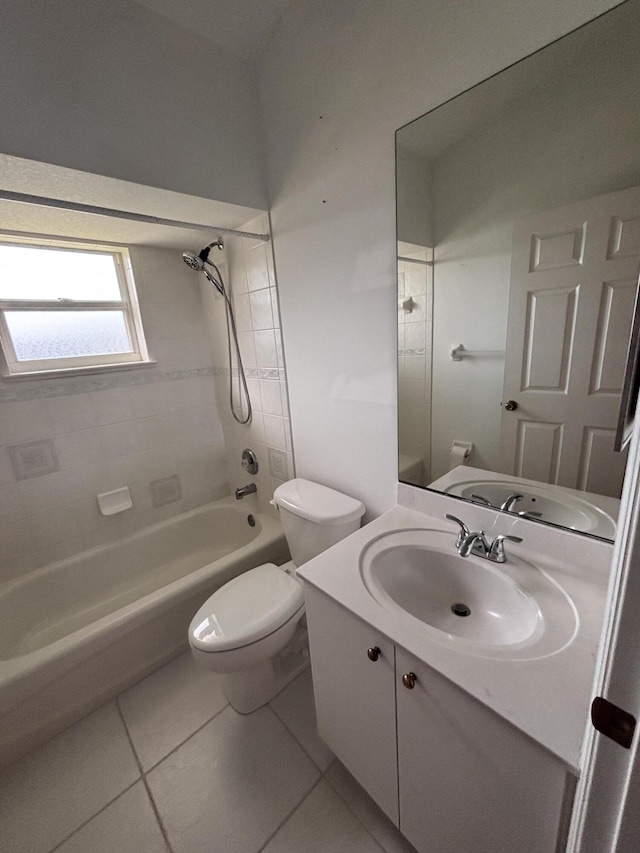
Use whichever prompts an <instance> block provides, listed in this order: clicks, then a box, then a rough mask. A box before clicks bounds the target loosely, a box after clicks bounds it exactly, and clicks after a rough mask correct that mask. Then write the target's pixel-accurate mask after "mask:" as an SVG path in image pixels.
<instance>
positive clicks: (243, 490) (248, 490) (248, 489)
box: [236, 483, 258, 501]
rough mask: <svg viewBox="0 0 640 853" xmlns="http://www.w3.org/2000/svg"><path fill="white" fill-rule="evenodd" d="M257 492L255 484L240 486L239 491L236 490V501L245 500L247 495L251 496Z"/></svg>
mask: <svg viewBox="0 0 640 853" xmlns="http://www.w3.org/2000/svg"><path fill="white" fill-rule="evenodd" d="M257 491H258V487H257V486H256V484H255V483H249V485H247V486H240V488H239V489H236V500H237V501H241V500H242V498H245V497H246V496H247V495H252V494H254V492H257Z"/></svg>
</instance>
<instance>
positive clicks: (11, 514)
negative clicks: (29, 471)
mask: <svg viewBox="0 0 640 853" xmlns="http://www.w3.org/2000/svg"><path fill="white" fill-rule="evenodd" d="M24 514H25V512H24V505H23V503H22V499H21V497H20V492H19V490H18V487H17V485H16V483H15V482H14V483H7V484H6V485H0V521H4V522H6V521H9V520H10V519H12V518H16V517H20V516H23V515H24Z"/></svg>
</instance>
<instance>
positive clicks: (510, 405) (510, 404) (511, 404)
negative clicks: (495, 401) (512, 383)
mask: <svg viewBox="0 0 640 853" xmlns="http://www.w3.org/2000/svg"><path fill="white" fill-rule="evenodd" d="M517 408H518V404H517V403H516V401H515V400H507V402H506V403H504V410H505V412H515V410H516V409H517Z"/></svg>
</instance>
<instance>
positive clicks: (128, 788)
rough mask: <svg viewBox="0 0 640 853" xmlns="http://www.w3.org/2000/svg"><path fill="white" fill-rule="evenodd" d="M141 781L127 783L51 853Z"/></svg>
mask: <svg viewBox="0 0 640 853" xmlns="http://www.w3.org/2000/svg"><path fill="white" fill-rule="evenodd" d="M139 781H140V779H135V780H134V781H133V782H132V783H131V784H130V785H127V787H126V788H123V790H122V791H120V793H119V794H117V795H116V796H115V797H114V798H113V799H112V800H109V802H108V803H107V804H106V805H104V806H102V808H101V809H100V810H99V811H97V812H96V813H95V814H92V815H91V817H90V818H88V819H87V820H85V821H84V823H81V824H80V826H77V827H76V828H75V829H74V830H73V832H71V833H69V835H67V836H65V837H64V838H63V839H62V841H59V842H58V843H57V844H56V846H55V847H52V848H51V850H50V851H49V853H55V851H56V850H59V849H60V847H62V845H63V844H66V842H67V841H68V840H69V839H70V838H73V836H74V835H75V834H76V832H80V830H81V829H83V828H84V827H85V826H86V825H87V824H88V823H91V821H92V820H93V819H94V817H98V815H100V814H102V812H103V811H105V809H108V808H109V806H111V805H113V803H115V801H116V800H119V799H120V797H121V796H122V795H123V794H126V793H127V791H130V790H131V789H132V788H133V787H134V785H137V784H138V782H139Z"/></svg>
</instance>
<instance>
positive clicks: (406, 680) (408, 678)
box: [402, 672, 418, 690]
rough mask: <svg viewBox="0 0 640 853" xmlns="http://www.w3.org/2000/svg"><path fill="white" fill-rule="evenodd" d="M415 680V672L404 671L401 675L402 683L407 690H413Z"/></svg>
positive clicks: (416, 678)
mask: <svg viewBox="0 0 640 853" xmlns="http://www.w3.org/2000/svg"><path fill="white" fill-rule="evenodd" d="M417 680H418V677H417V675H416V674H415V672H405V674H404V675H403V676H402V683H403V684H404V686H405V687H406V688H407V690H413V688H414V687H415V686H416V681H417Z"/></svg>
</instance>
